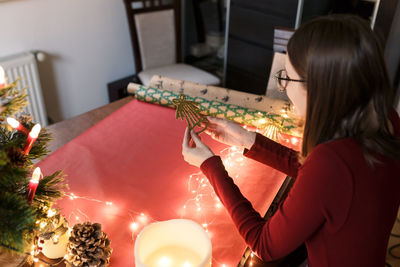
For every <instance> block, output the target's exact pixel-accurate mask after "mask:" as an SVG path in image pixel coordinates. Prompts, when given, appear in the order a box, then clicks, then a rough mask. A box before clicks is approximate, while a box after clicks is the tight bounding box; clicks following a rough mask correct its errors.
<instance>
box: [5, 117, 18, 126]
mask: <svg viewBox="0 0 400 267" xmlns="http://www.w3.org/2000/svg"><path fill="white" fill-rule="evenodd" d="M7 123H8V124H10V125H11V127H13V128H14V129H16V128H18V127H19V125H20V123H19V122H18V121H17V120H16V119H14V118H10V117H8V118H7Z"/></svg>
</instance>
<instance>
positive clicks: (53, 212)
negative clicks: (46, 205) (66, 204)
mask: <svg viewBox="0 0 400 267" xmlns="http://www.w3.org/2000/svg"><path fill="white" fill-rule="evenodd" d="M56 214H57V211H56V210H55V209H49V210H48V211H47V217H48V218H51V217H53V216H54V215H56Z"/></svg>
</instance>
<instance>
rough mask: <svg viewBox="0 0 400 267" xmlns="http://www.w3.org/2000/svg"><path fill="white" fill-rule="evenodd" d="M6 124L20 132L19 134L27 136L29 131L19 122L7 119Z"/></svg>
mask: <svg viewBox="0 0 400 267" xmlns="http://www.w3.org/2000/svg"><path fill="white" fill-rule="evenodd" d="M7 123H8V124H10V126H11V127H13V128H14V129H16V130H18V131H20V132H21V133H23V134H25V135H28V134H29V131H28V129H26V128H25V127H24V126H23V125H22V124H21V123H20V122H19V121H17V120H16V119H14V118H10V117H8V118H7Z"/></svg>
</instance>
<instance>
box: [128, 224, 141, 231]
mask: <svg viewBox="0 0 400 267" xmlns="http://www.w3.org/2000/svg"><path fill="white" fill-rule="evenodd" d="M130 228H131V230H132V231H134V232H135V231H136V230H137V229H138V228H139V224H138V223H137V222H132V223H131V225H130Z"/></svg>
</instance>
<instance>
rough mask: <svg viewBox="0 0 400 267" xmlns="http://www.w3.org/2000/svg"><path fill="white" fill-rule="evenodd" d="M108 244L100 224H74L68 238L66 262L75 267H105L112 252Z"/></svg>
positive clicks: (108, 240) (108, 241)
mask: <svg viewBox="0 0 400 267" xmlns="http://www.w3.org/2000/svg"><path fill="white" fill-rule="evenodd" d="M110 243H111V241H110V239H108V238H107V235H106V234H105V233H104V232H103V231H102V230H101V224H99V223H94V224H91V223H90V222H85V223H83V224H76V225H75V226H74V228H73V229H72V233H71V237H70V238H69V243H68V246H67V251H68V258H67V260H68V262H69V263H70V264H72V265H73V266H76V267H80V266H85V267H96V266H107V265H108V264H109V263H110V255H111V252H112V249H111V248H110Z"/></svg>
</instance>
